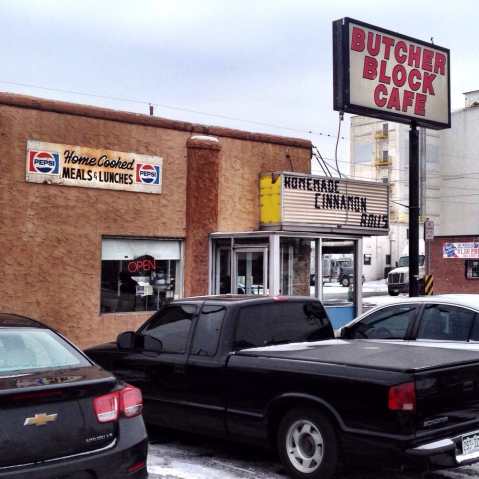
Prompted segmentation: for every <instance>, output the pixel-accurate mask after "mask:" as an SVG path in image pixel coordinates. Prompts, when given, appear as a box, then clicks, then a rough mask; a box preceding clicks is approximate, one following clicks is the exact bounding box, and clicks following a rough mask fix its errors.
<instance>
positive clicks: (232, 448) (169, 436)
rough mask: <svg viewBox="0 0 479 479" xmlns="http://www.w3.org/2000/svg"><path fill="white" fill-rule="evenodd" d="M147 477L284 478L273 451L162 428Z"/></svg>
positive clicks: (468, 477)
mask: <svg viewBox="0 0 479 479" xmlns="http://www.w3.org/2000/svg"><path fill="white" fill-rule="evenodd" d="M150 438H151V439H150V449H149V457H148V472H149V475H148V478H149V479H287V477H288V476H287V475H286V473H285V471H284V469H283V467H282V466H281V464H279V463H278V461H277V459H276V457H275V456H274V455H273V454H272V453H268V452H265V451H263V450H261V449H255V448H251V447H244V446H241V445H237V444H232V443H225V442H224V441H218V440H212V439H209V438H202V437H197V436H191V435H189V434H186V433H185V434H180V433H173V432H165V431H162V432H160V431H155V432H154V433H153V434H151V435H150ZM385 477H387V478H388V479H472V478H478V477H479V466H477V465H474V466H468V467H462V468H459V469H453V470H447V471H437V472H434V473H428V474H421V473H401V472H399V471H396V470H389V469H385V468H378V467H375V468H374V470H369V469H368V470H365V469H364V468H363V469H360V468H351V470H348V471H345V472H343V473H340V474H339V475H338V476H337V479H384V478H385Z"/></svg>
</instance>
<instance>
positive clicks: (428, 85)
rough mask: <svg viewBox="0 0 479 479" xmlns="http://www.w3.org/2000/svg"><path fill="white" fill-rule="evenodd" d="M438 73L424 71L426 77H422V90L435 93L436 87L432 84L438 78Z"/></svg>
mask: <svg viewBox="0 0 479 479" xmlns="http://www.w3.org/2000/svg"><path fill="white" fill-rule="evenodd" d="M436 76H437V75H434V74H432V75H431V74H430V73H426V72H424V77H423V79H422V92H423V93H429V94H430V95H434V94H435V93H434V87H433V85H432V82H433V81H434V80H435V79H436Z"/></svg>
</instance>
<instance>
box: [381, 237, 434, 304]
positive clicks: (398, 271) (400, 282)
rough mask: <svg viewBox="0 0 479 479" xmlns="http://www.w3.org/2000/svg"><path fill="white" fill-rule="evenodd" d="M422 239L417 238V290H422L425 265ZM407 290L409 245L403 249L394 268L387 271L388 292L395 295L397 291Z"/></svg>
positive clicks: (403, 291)
mask: <svg viewBox="0 0 479 479" xmlns="http://www.w3.org/2000/svg"><path fill="white" fill-rule="evenodd" d="M425 258H426V257H425V246H424V240H419V291H420V292H421V293H423V292H424V275H425V274H426V273H425V267H424V261H425ZM407 292H409V245H406V246H405V248H404V249H403V252H402V255H401V256H400V258H399V261H398V262H397V263H396V268H394V269H393V270H391V271H390V272H389V273H388V293H389V295H390V296H397V295H398V294H399V293H407Z"/></svg>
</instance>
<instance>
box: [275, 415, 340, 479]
mask: <svg viewBox="0 0 479 479" xmlns="http://www.w3.org/2000/svg"><path fill="white" fill-rule="evenodd" d="M277 447H278V453H279V456H280V458H281V462H282V463H283V465H284V467H285V468H286V469H287V471H288V473H289V475H290V476H291V477H295V478H298V479H329V478H331V477H333V475H334V474H335V472H336V469H337V465H338V456H339V447H338V437H337V433H336V430H335V428H334V426H333V424H332V423H331V421H330V420H329V419H328V418H327V417H326V416H325V415H324V414H323V413H321V412H319V411H317V410H316V409H313V408H298V409H293V410H292V411H290V412H289V413H288V414H286V415H285V416H284V417H283V419H282V420H281V423H280V425H279V429H278V437H277Z"/></svg>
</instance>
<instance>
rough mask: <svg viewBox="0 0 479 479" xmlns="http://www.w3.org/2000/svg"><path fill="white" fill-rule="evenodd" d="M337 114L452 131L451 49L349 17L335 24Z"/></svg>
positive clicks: (335, 105) (335, 97)
mask: <svg viewBox="0 0 479 479" xmlns="http://www.w3.org/2000/svg"><path fill="white" fill-rule="evenodd" d="M333 42H334V52H333V57H334V109H335V110H339V111H344V112H348V113H355V114H359V115H365V116H375V117H377V118H381V119H384V120H390V121H396V122H402V123H410V122H411V121H415V122H416V123H417V125H419V126H424V127H427V128H434V129H442V128H449V127H450V124H451V116H450V87H449V83H450V81H449V66H450V65H449V50H448V49H446V48H443V47H439V46H437V45H434V44H433V43H426V42H423V41H421V40H417V39H414V38H410V37H407V36H404V35H401V34H398V33H394V32H391V31H389V30H384V29H382V28H379V27H375V26H372V25H368V24H367V23H363V22H360V21H357V20H353V19H351V18H343V19H341V20H337V21H335V22H333Z"/></svg>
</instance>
